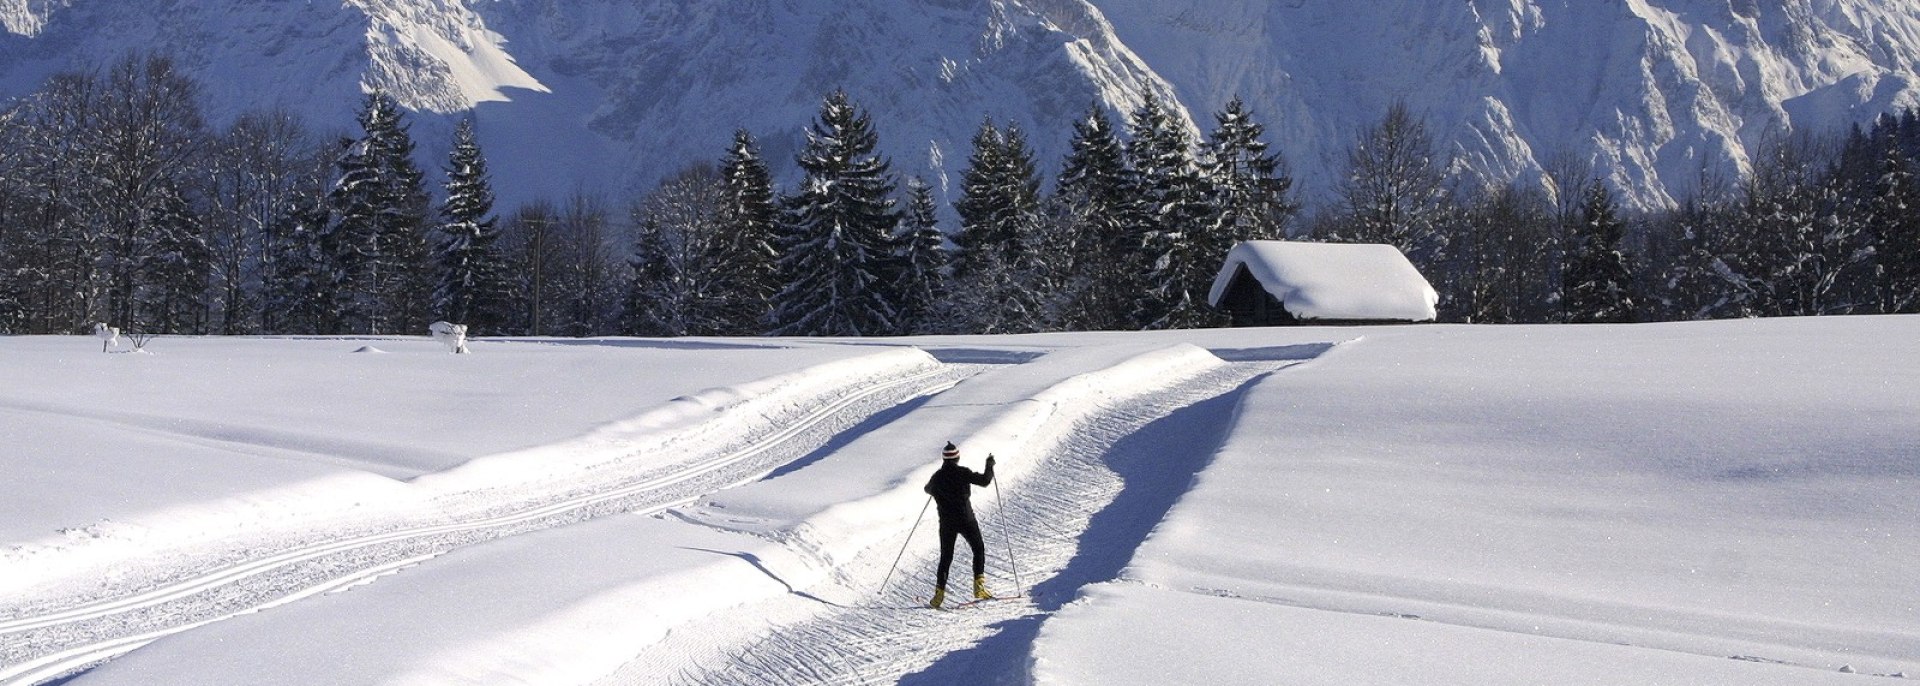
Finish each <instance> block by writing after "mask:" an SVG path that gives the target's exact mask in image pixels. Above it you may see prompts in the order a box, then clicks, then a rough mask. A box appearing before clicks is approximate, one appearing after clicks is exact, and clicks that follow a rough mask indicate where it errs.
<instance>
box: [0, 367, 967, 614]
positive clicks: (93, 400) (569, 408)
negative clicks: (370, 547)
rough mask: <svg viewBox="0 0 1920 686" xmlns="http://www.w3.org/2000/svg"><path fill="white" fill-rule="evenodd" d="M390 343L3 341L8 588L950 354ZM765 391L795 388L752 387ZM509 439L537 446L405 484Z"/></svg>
mask: <svg viewBox="0 0 1920 686" xmlns="http://www.w3.org/2000/svg"><path fill="white" fill-rule="evenodd" d="M375 340H376V341H377V342H378V343H379V345H380V346H382V347H383V348H385V349H387V350H389V351H390V352H389V354H385V355H352V354H348V352H349V351H351V350H354V349H355V348H359V347H362V346H363V345H364V344H365V343H366V341H365V340H363V339H257V338H184V337H182V338H165V339H161V340H160V341H158V342H156V343H155V344H154V345H153V346H150V347H156V348H158V349H159V350H160V351H161V353H162V354H157V355H151V356H134V355H101V354H99V352H98V348H97V346H94V345H93V341H94V339H93V338H91V337H87V338H81V337H73V336H29V337H0V360H5V361H6V364H0V435H4V436H5V438H6V439H7V443H8V450H7V451H6V452H4V453H0V480H4V481H5V482H6V483H9V484H11V485H12V486H13V487H14V488H15V489H16V492H17V494H18V495H16V496H15V497H13V498H11V499H9V500H7V501H6V502H4V503H0V568H5V569H6V570H7V572H6V573H4V574H0V598H4V599H5V600H6V601H7V602H9V603H11V602H12V601H20V600H27V599H30V598H31V597H33V596H36V595H41V594H52V593H61V592H63V591H61V590H59V589H60V588H64V587H66V586H69V585H71V586H75V587H76V588H80V589H83V590H86V591H92V590H97V589H98V588H101V587H111V586H113V585H114V584H116V583H117V581H118V580H119V579H120V578H121V577H123V576H125V575H129V574H133V573H136V572H137V571H138V570H139V568H141V567H142V566H144V565H142V564H141V562H143V561H145V562H161V561H164V559H166V558H167V557H169V556H175V555H191V554H200V553H204V552H206V551H207V550H209V549H224V548H226V547H229V546H231V545H237V544H235V543H233V541H232V540H230V539H233V538H234V537H235V536H236V535H244V536H246V537H250V538H249V540H253V539H257V538H260V537H266V536H289V535H293V536H297V535H300V533H301V532H302V531H309V530H315V529H324V528H329V527H337V526H344V525H348V524H350V523H361V524H364V523H366V522H368V521H374V520H384V519H388V518H392V517H398V516H402V515H405V514H407V513H416V514H417V513H418V512H419V511H421V509H422V508H423V507H426V506H427V503H428V500H427V498H428V497H429V496H433V495H439V494H445V493H447V492H448V491H449V490H451V489H455V488H459V487H474V486H477V485H480V484H482V483H483V482H484V481H485V479H487V478H498V479H507V478H515V479H522V480H524V479H527V478H531V475H534V474H538V473H540V472H542V471H543V470H551V469H559V468H565V467H567V466H569V465H574V466H578V465H580V464H586V463H591V462H592V460H595V459H605V458H606V457H607V453H606V452H605V451H604V450H603V451H602V452H600V453H593V454H589V455H564V456H562V455H555V453H557V452H566V450H542V449H540V448H537V447H536V448H530V449H529V448H527V446H528V445H529V444H534V445H539V444H549V445H550V444H556V443H557V444H560V445H562V446H570V447H571V448H576V449H583V450H584V449H585V448H587V447H593V446H598V447H600V448H603V449H605V450H612V449H613V448H614V447H615V446H614V445H613V444H614V443H616V442H618V441H623V440H631V439H632V437H633V436H635V435H637V434H640V433H645V432H647V431H663V432H678V433H679V434H682V435H686V434H689V433H690V432H691V431H692V430H691V429H690V428H689V427H692V426H693V425H695V424H697V423H699V422H700V421H701V420H703V419H707V418H712V417H715V416H719V414H720V410H722V409H727V408H734V407H740V408H745V409H749V410H750V409H753V408H756V407H762V406H763V405H768V404H772V403H777V402H797V400H796V398H803V397H804V395H805V393H807V392H810V391H807V390H806V389H805V388H802V387H803V386H805V385H806V384H809V383H811V384H815V385H816V386H817V385H819V384H820V383H822V382H819V381H805V382H798V383H796V382H795V381H793V380H792V379H788V378H786V377H791V376H792V375H794V374H795V373H796V372H795V371H794V370H796V369H805V368H808V367H812V366H815V365H823V364H831V363H834V362H838V361H847V362H846V363H845V364H843V365H841V366H837V367H828V368H827V369H829V370H837V373H838V374H839V376H840V377H841V378H842V380H844V382H845V383H848V384H858V383H859V382H860V379H863V378H868V377H865V376H860V375H858V374H857V373H856V369H855V368H858V367H860V366H862V365H874V366H876V367H879V368H888V369H891V368H897V366H898V365H900V364H931V362H930V361H929V360H928V358H926V357H925V356H924V355H920V356H919V357H917V358H915V357H914V356H913V354H912V353H903V352H898V351H895V352H889V353H884V354H882V355H879V356H876V355H875V351H874V350H873V349H871V348H853V347H841V348H835V347H803V346H791V345H783V344H753V345H749V344H740V343H724V344H720V343H715V344H709V343H705V342H701V341H697V340H688V341H675V342H672V343H655V342H649V341H635V340H627V341H565V342H558V341H544V340H530V341H517V342H500V341H483V342H478V343H473V344H471V345H472V346H473V347H475V348H476V349H480V350H482V351H484V353H485V354H481V355H462V356H454V355H446V354H444V350H445V348H443V347H441V346H440V345H438V344H436V343H433V342H432V341H431V340H430V339H428V338H426V337H415V338H407V337H392V338H380V339H375ZM89 353H90V354H89ZM862 358H872V359H873V360H876V361H882V360H891V362H859V361H857V360H860V359H862ZM909 358H911V361H909V362H901V361H900V360H903V359H909ZM770 377H771V378H770ZM822 378H827V377H822ZM420 389H432V391H431V392H430V393H423V392H421V390H420ZM702 389H708V390H702ZM715 389H718V390H715ZM816 390H817V389H816ZM759 393H769V394H773V395H776V396H779V398H783V399H784V400H776V399H767V400H764V401H761V404H760V405H756V404H754V403H750V402H748V401H747V399H748V398H750V397H751V396H753V395H755V394H759ZM796 394H797V395H796ZM662 402H665V405H661V403H662ZM763 409H766V410H767V411H772V409H773V408H771V407H765V408H763ZM636 416H638V417H639V418H638V419H634V417H636ZM743 421H751V418H743ZM735 429H736V430H747V429H741V428H739V427H735ZM715 430H721V429H720V428H718V427H716V428H715ZM583 435H585V436H586V438H578V437H580V436H583ZM596 441H598V443H596ZM503 451H504V452H508V453H509V454H519V455H520V456H521V458H523V459H513V458H506V459H503V460H492V459H487V460H484V461H485V462H488V463H493V462H500V463H501V465H502V466H493V465H487V466H479V467H476V468H475V469H473V470H470V471H460V472H459V474H458V475H457V476H453V475H450V476H448V477H446V478H436V479H428V480H427V481H430V482H433V484H434V485H433V486H430V487H429V486H422V487H413V486H410V485H409V484H407V483H405V481H404V480H405V479H410V478H413V477H416V476H418V475H420V474H424V473H429V472H433V471H438V470H443V469H448V468H451V467H456V466H458V465H460V464H462V463H464V462H467V461H468V460H470V459H473V458H474V457H475V456H481V455H488V454H497V453H501V452H503ZM535 458H537V459H539V460H546V461H547V463H546V464H544V465H536V464H531V463H528V462H527V460H529V459H535ZM506 465H517V466H506ZM228 552H232V553H235V554H243V551H228ZM129 581H130V582H132V581H133V580H131V579H129Z"/></svg>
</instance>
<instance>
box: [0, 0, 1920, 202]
mask: <svg viewBox="0 0 1920 686" xmlns="http://www.w3.org/2000/svg"><path fill="white" fill-rule="evenodd" d="M0 26H4V28H5V33H4V35H0V95H7V96H12V95H19V94H22V93H26V92H28V91H31V90H32V89H34V88H35V87H37V86H38V85H39V84H40V82H41V81H42V80H43V79H44V78H45V77H46V76H47V75H48V74H51V73H53V72H55V71H58V70H61V69H68V68H73V67H75V66H79V65H85V64H89V63H99V62H102V61H108V60H112V59H115V58H117V57H118V56H120V55H123V54H126V53H127V52H129V51H144V52H155V51H159V52H166V53H170V54H173V55H174V56H175V57H176V59H177V60H178V61H179V62H180V63H181V64H182V65H184V66H185V67H186V68H187V70H188V71H189V72H190V73H192V74H194V75H195V76H196V77H198V79H199V80H200V82H201V83H202V85H203V88H204V91H205V95H206V104H207V107H208V115H209V118H210V119H212V120H213V121H215V122H216V123H217V122H222V121H225V120H226V119H229V118H231V117H232V116H234V115H236V114H238V113H240V112H242V111H245V110H247V109H253V108H262V107H285V108H289V109H291V110H294V111H296V112H299V113H301V114H303V115H304V116H305V117H306V118H307V120H308V121H309V122H310V123H311V124H313V125H314V126H315V127H316V128H319V129H321V130H326V131H333V130H338V131H348V130H350V128H351V126H352V115H353V112H354V110H355V109H356V107H357V106H358V104H359V94H360V93H362V92H363V91H366V90H368V89H376V88H377V89H382V90H385V91H387V92H390V93H392V94H394V95H395V96H397V97H398V99H399V100H400V101H401V102H402V104H404V105H405V106H407V107H410V108H412V109H414V110H415V111H416V113H417V116H416V118H415V126H414V132H415V135H416V138H417V139H418V140H419V141H420V143H421V149H422V151H423V154H431V155H435V156H436V157H435V158H434V160H433V162H432V166H437V164H438V159H439V157H438V155H440V154H441V152H440V151H442V150H444V148H445V146H446V143H447V138H448V132H450V131H451V128H452V122H453V121H455V120H456V119H457V118H459V117H464V116H474V117H476V118H477V120H478V123H479V128H480V132H481V136H482V141H483V143H484V145H485V146H486V150H487V153H488V156H489V158H490V159H491V161H492V167H493V169H494V172H495V176H496V185H497V186H499V188H500V191H501V194H502V196H503V198H504V199H505V200H506V201H507V202H508V203H511V202H513V201H516V200H525V199H531V198H535V197H548V198H559V197H563V196H565V195H568V194H571V193H574V192H578V191H587V192H609V193H615V194H618V195H617V197H624V195H625V194H630V193H637V192H640V191H643V190H644V189H645V188H647V187H649V186H650V185H651V184H652V183H653V182H655V181H656V180H658V179H659V178H661V177H663V176H666V175H668V174H671V173H673V172H674V171H677V170H678V169H680V168H682V167H684V166H685V165H687V164H691V163H696V162H701V161H710V160H714V159H717V158H718V157H719V156H720V155H721V153H722V152H723V151H724V149H725V146H726V144H727V141H728V139H729V137H730V134H731V132H732V131H733V130H735V129H737V128H745V129H747V130H749V131H752V132H753V133H754V134H755V135H757V136H758V137H760V139H761V140H762V143H763V146H764V148H765V150H764V152H765V153H766V155H767V157H768V158H769V159H771V160H774V161H775V162H776V168H781V167H786V166H789V165H783V164H779V161H780V160H783V159H790V158H791V154H792V152H793V151H794V150H796V149H797V147H798V145H799V143H800V142H801V141H802V140H803V136H804V133H803V132H804V129H805V127H806V125H807V123H808V122H809V121H810V120H811V117H812V116H813V114H814V112H815V110H816V108H817V107H818V104H819V101H820V98H821V96H822V95H823V94H824V93H825V92H827V91H830V90H832V89H835V88H842V89H845V90H847V92H848V93H849V94H851V95H852V96H853V98H854V100H855V101H856V102H859V103H860V104H862V105H864V106H866V107H867V108H868V109H869V110H871V112H872V114H873V116H874V120H875V123H876V125H877V126H878V127H879V131H880V134H881V137H882V145H883V147H884V148H885V149H886V150H888V151H889V152H890V153H891V155H892V156H893V159H894V163H895V168H896V169H898V170H899V171H901V172H903V173H906V174H920V175H924V176H926V177H927V178H928V179H929V181H931V182H933V183H934V184H935V186H936V187H937V188H939V187H943V185H944V183H943V182H945V181H946V180H947V178H948V177H949V176H957V171H958V170H959V168H960V167H961V166H962V165H964V163H965V160H966V156H967V152H968V140H969V139H970V138H971V136H972V134H973V132H974V131H975V130H976V129H977V128H978V127H979V125H980V122H981V121H982V120H983V119H984V118H988V117H991V118H993V119H994V120H995V121H998V122H1009V121H1010V122H1014V123H1016V124H1019V125H1020V126H1021V127H1023V128H1025V129H1026V130H1027V132H1028V134H1029V137H1030V138H1031V139H1032V140H1033V143H1034V144H1035V147H1036V148H1037V149H1038V150H1039V152H1040V154H1041V155H1042V159H1043V161H1044V162H1046V163H1048V164H1053V163H1056V162H1057V159H1058V156H1059V155H1060V154H1061V153H1062V152H1064V148H1065V146H1066V140H1067V137H1068V134H1069V132H1070V127H1069V125H1068V122H1069V121H1070V120H1071V118H1072V117H1074V116H1076V115H1077V114H1079V113H1080V112H1083V111H1084V110H1085V109H1086V108H1087V107H1088V106H1089V104H1092V103H1098V104H1100V105H1102V106H1105V107H1108V108H1111V109H1112V110H1114V111H1116V112H1124V111H1126V110H1129V109H1131V108H1132V107H1133V106H1134V105H1135V104H1137V103H1138V102H1139V100H1140V98H1141V96H1142V94H1143V93H1144V92H1145V91H1147V90H1154V91H1156V92H1157V93H1159V94H1161V95H1163V96H1165V97H1166V98H1168V99H1170V100H1172V101H1173V102H1175V103H1177V105H1178V106H1179V107H1180V108H1181V111H1183V112H1185V113H1186V114H1187V116H1188V117H1189V119H1190V120H1192V121H1194V122H1195V123H1196V124H1197V126H1198V127H1199V128H1202V129H1204V128H1206V127H1208V126H1210V125H1211V116H1210V112H1212V111H1213V110H1214V109H1216V108H1218V107H1220V106H1221V105H1222V104H1224V103H1225V102H1226V101H1227V100H1228V99H1229V98H1231V97H1233V96H1235V95H1239V96H1241V97H1243V98H1244V99H1246V100H1247V102H1248V103H1249V104H1250V105H1252V106H1253V108H1254V109H1255V111H1256V113H1257V115H1258V116H1259V118H1260V119H1261V120H1262V121H1264V122H1265V123H1266V124H1267V125H1268V127H1269V128H1268V138H1269V140H1270V141H1271V142H1272V143H1274V144H1275V145H1276V146H1277V147H1278V148H1279V149H1280V150H1281V151H1282V152H1283V153H1284V154H1285V155H1286V156H1287V158H1288V159H1289V161H1290V163H1291V166H1292V167H1293V168H1294V170H1295V172H1296V174H1297V175H1298V176H1299V177H1300V181H1301V184H1300V187H1301V188H1302V189H1303V190H1304V191H1305V192H1307V193H1309V194H1316V195H1317V194H1324V193H1326V192H1328V190H1329V189H1331V188H1332V187H1333V185H1334V182H1335V177H1336V175H1337V174H1338V173H1339V170H1340V168H1341V166H1342V164H1343V161H1344V155H1345V151H1346V149H1347V148H1348V146H1349V145H1351V143H1352V141H1353V138H1354V136H1355V135H1356V132H1358V131H1359V130H1361V129H1363V128H1364V127H1366V126H1367V125H1369V124H1370V123H1372V122H1373V121H1375V120H1377V119H1378V118H1379V117H1380V115H1381V114H1382V113H1383V112H1384V111H1385V110H1386V108H1387V107H1388V106H1389V105H1390V104H1392V103H1394V102H1405V103H1406V104H1408V105H1409V106H1410V107H1411V108H1412V109H1413V110H1414V111H1416V112H1418V113H1420V114H1422V115H1423V116H1425V117H1426V118H1427V120H1428V121H1429V123H1430V126H1431V127H1432V130H1433V132H1434V134H1435V137H1436V139H1437V140H1438V142H1439V143H1440V144H1441V146H1442V147H1443V149H1444V150H1443V151H1444V152H1446V153H1448V154H1450V155H1451V156H1452V157H1453V158H1454V159H1455V160H1456V164H1458V165H1459V166H1460V168H1461V170H1462V171H1464V172H1466V173H1469V174H1471V175H1473V176H1474V177H1475V178H1479V179H1483V180H1487V181H1489V182H1507V181H1514V180H1518V181H1520V182H1524V183H1538V182H1539V181H1540V179H1541V178H1542V171H1541V170H1542V167H1543V166H1546V165H1553V164H1562V165H1569V164H1570V165H1575V166H1578V167H1581V168H1584V169H1590V170H1591V171H1592V172H1593V173H1594V174H1596V175H1597V176H1599V177H1601V178H1606V179H1609V180H1610V181H1611V182H1612V183H1613V184H1614V185H1615V186H1616V187H1618V188H1620V189H1621V190H1623V191H1624V192H1625V193H1626V195H1627V197H1628V198H1629V200H1630V201H1631V202H1633V203H1635V204H1638V205H1641V206H1657V205H1663V204H1668V203H1671V202H1673V201H1674V200H1675V199H1676V198H1678V197H1682V196H1684V195H1685V193H1687V192H1688V191H1690V190H1691V189H1692V188H1693V186H1694V184H1695V183H1697V181H1698V180H1699V179H1700V178H1702V177H1703V175H1708V174H1710V175H1720V176H1722V177H1726V176H1728V175H1737V174H1739V173H1741V172H1742V171H1744V170H1745V169H1746V168H1747V167H1748V165H1749V159H1750V157H1751V155H1752V154H1753V153H1754V152H1755V151H1756V150H1757V149H1758V148H1759V147H1760V146H1762V145H1763V144H1764V143H1765V142H1766V141H1767V140H1769V138H1771V137H1775V136H1778V135H1781V132H1783V131H1789V130H1835V129H1838V128H1841V127H1844V126H1846V125H1848V124H1852V123H1859V122H1864V121H1869V120H1871V119H1872V118H1873V117H1875V116H1877V115H1879V114H1880V113H1882V112H1886V111H1889V110H1892V109H1896V108H1902V107H1912V106H1920V73H1916V70H1917V69H1920V5H1916V4H1914V3H1908V2H1889V1H1887V0H1453V1H1449V2H1434V1H1432V0H0ZM424 161H426V160H423V162H424Z"/></svg>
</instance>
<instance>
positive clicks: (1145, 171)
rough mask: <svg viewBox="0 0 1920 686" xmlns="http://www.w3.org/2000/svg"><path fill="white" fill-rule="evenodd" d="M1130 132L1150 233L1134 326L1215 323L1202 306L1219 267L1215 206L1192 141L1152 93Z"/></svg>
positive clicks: (1135, 115) (1135, 116) (1136, 114)
mask: <svg viewBox="0 0 1920 686" xmlns="http://www.w3.org/2000/svg"><path fill="white" fill-rule="evenodd" d="M1128 130H1129V132H1130V133H1131V134H1132V141H1131V142H1130V143H1129V145H1128V146H1127V154H1128V158H1129V160H1130V161H1131V162H1132V165H1133V171H1134V174H1135V178H1136V179H1137V182H1138V184H1139V185H1138V190H1139V197H1140V199H1141V202H1142V203H1143V206H1142V208H1141V210H1142V213H1143V215H1142V218H1143V221H1144V222H1145V225H1146V227H1147V230H1146V231H1145V232H1144V233H1143V235H1142V238H1143V240H1144V243H1143V245H1142V248H1143V249H1144V251H1145V254H1144V259H1143V260H1142V262H1144V264H1145V265H1146V268H1147V275H1148V276H1147V282H1146V284H1145V286H1146V287H1145V289H1144V291H1143V292H1141V293H1140V296H1141V297H1140V299H1139V300H1138V304H1137V305H1136V307H1135V312H1134V317H1135V318H1134V322H1135V323H1137V324H1138V325H1140V326H1144V327H1148V328H1190V327H1194V326H1206V325H1212V324H1215V323H1217V322H1218V320H1219V315H1217V314H1216V313H1214V312H1212V311H1211V310H1210V309H1209V308H1208V307H1207V305H1206V302H1205V290H1206V289H1207V288H1209V287H1210V286H1211V285H1212V281H1213V274H1214V272H1215V271H1217V270H1218V269H1219V267H1220V263H1219V261H1218V259H1217V258H1216V257H1215V256H1213V255H1211V254H1210V247H1211V246H1210V245H1209V244H1210V243H1211V242H1212V241H1210V240H1208V239H1207V238H1206V237H1205V234H1206V233H1207V229H1208V228H1209V227H1208V225H1207V215H1208V213H1209V207H1210V206H1211V203H1212V199H1211V198H1210V197H1208V196H1209V189H1208V188H1207V184H1206V181H1205V179H1204V178H1202V176H1201V174H1200V167H1199V164H1198V162H1197V161H1196V160H1195V159H1194V155H1193V148H1194V145H1193V138H1192V136H1191V135H1190V134H1189V133H1188V130H1187V126H1186V124H1185V123H1184V122H1182V121H1180V120H1179V119H1178V118H1177V117H1175V116H1174V115H1173V113H1172V112H1171V111H1169V110H1168V109H1167V108H1166V106H1165V105H1164V104H1163V103H1161V102H1160V100H1159V98H1158V97H1156V96H1154V95H1153V93H1152V92H1151V91H1149V92H1148V93H1147V96H1146V98H1145V100H1144V101H1143V102H1142V103H1141V105H1140V107H1139V108H1137V109H1135V110H1134V111H1133V114H1132V118H1131V121H1130V122H1129V124H1128ZM1224 255H1225V251H1221V255H1220V257H1224ZM1209 260H1211V263H1210V264H1209V263H1208V262H1209ZM1203 273H1204V275H1203ZM1202 281H1205V282H1206V283H1205V284H1202V283H1201V282H1202Z"/></svg>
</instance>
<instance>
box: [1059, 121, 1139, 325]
mask: <svg viewBox="0 0 1920 686" xmlns="http://www.w3.org/2000/svg"><path fill="white" fill-rule="evenodd" d="M1073 132H1074V133H1073V140H1072V141H1071V143H1070V144H1069V151H1068V153H1067V157H1066V160H1065V161H1064V162H1063V164H1062V165H1061V170H1060V178H1059V179H1058V181H1057V182H1056V184H1055V191H1054V202H1053V211H1052V213H1051V215H1052V223H1053V224H1055V225H1056V226H1057V228H1056V229H1055V230H1053V231H1052V232H1051V234H1052V235H1053V236H1055V237H1056V238H1055V240H1054V241H1053V244H1052V245H1049V246H1048V247H1047V250H1046V253H1045V254H1047V255H1048V262H1049V263H1050V264H1054V265H1055V266H1056V269H1055V271H1056V273H1057V275H1058V276H1057V277H1056V278H1055V280H1054V281H1055V284H1054V287H1055V288H1056V289H1057V290H1056V292H1058V293H1060V294H1061V299H1062V301H1063V302H1062V305H1061V308H1062V310H1063V311H1064V315H1063V316H1064V317H1065V319H1066V322H1065V323H1066V324H1067V325H1069V326H1071V327H1075V328H1084V329H1089V330H1111V329H1133V328H1139V325H1140V323H1139V322H1138V321H1136V320H1135V318H1134V317H1133V314H1134V301H1135V299H1136V298H1137V296H1138V294H1139V293H1141V292H1143V291H1144V290H1145V286H1144V283H1145V279H1144V278H1143V276H1144V274H1145V273H1146V271H1147V266H1148V265H1147V262H1146V260H1145V255H1146V253H1145V251H1144V246H1145V244H1146V239H1145V237H1144V231H1145V230H1146V229H1147V227H1146V225H1145V222H1144V216H1143V215H1142V213H1141V211H1140V206H1139V202H1138V200H1139V198H1138V193H1137V191H1136V187H1137V184H1136V183H1135V177H1134V175H1133V172H1132V170H1131V169H1129V168H1128V167H1127V157H1126V149H1125V147H1124V146H1123V145H1122V144H1121V142H1120V138H1119V136H1118V134H1116V132H1115V130H1114V125H1113V122H1112V120H1110V119H1108V118H1107V114H1106V111H1105V110H1102V109H1100V106H1099V105H1098V104H1097V103H1096V104H1094V105H1091V106H1089V107H1088V108H1087V113H1086V115H1084V116H1082V117H1081V118H1080V119H1078V120H1077V121H1075V122H1074V123H1073Z"/></svg>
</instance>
